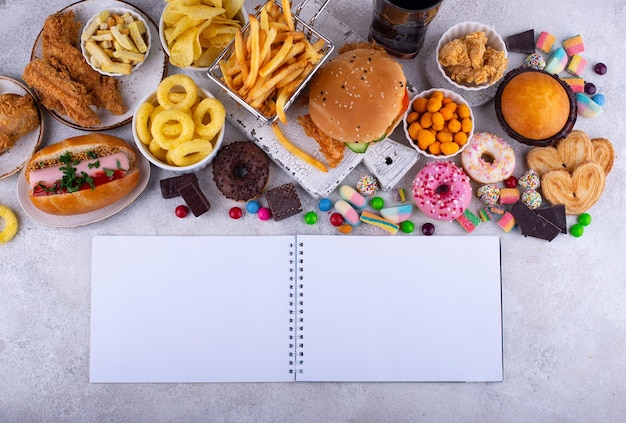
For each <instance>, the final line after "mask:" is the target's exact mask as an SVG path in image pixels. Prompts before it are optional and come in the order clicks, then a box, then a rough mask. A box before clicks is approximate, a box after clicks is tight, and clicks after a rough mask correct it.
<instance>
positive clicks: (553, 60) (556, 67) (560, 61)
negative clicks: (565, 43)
mask: <svg viewBox="0 0 626 423" xmlns="http://www.w3.org/2000/svg"><path fill="white" fill-rule="evenodd" d="M566 66H567V53H566V52H565V50H564V49H563V47H559V48H557V49H556V50H554V51H553V52H552V53H550V56H549V57H548V60H546V67H545V68H543V70H544V71H546V72H548V73H551V74H553V75H556V74H557V73H559V72H561V71H562V70H563V69H565V67H566Z"/></svg>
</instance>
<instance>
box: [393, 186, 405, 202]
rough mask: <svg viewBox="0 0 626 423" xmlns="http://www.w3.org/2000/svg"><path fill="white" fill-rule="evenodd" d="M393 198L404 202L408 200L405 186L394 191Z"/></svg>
mask: <svg viewBox="0 0 626 423" xmlns="http://www.w3.org/2000/svg"><path fill="white" fill-rule="evenodd" d="M393 200H394V201H396V202H398V203H404V202H405V201H406V193H405V192H404V188H398V189H396V190H394V192H393Z"/></svg>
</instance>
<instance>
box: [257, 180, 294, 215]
mask: <svg viewBox="0 0 626 423" xmlns="http://www.w3.org/2000/svg"><path fill="white" fill-rule="evenodd" d="M265 199H266V200H267V205H268V207H269V209H270V211H271V212H272V216H274V220H282V219H285V218H287V217H289V216H293V215H294V214H298V213H300V212H301V211H302V203H301V202H300V197H299V196H298V193H297V192H296V186H295V185H294V184H293V183H291V182H289V183H286V184H284V185H280V186H278V187H276V188H272V189H270V190H268V191H267V192H266V193H265Z"/></svg>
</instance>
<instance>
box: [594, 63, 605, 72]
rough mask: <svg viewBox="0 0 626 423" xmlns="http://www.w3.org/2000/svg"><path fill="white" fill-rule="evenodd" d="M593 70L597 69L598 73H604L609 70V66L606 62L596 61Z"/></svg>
mask: <svg viewBox="0 0 626 423" xmlns="http://www.w3.org/2000/svg"><path fill="white" fill-rule="evenodd" d="M593 70H594V71H596V73H597V74H598V75H604V74H605V73H606V71H607V67H606V65H605V64H604V63H596V65H595V66H594V68H593Z"/></svg>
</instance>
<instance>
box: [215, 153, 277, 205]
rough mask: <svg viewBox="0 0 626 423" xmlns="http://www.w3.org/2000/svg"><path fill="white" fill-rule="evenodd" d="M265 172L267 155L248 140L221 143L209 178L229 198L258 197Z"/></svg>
mask: <svg viewBox="0 0 626 423" xmlns="http://www.w3.org/2000/svg"><path fill="white" fill-rule="evenodd" d="M269 174H270V163H269V159H268V158H267V155H266V154H265V153H264V152H263V150H261V149H260V148H259V147H258V146H257V145H256V144H253V143H252V142H250V141H238V142H234V143H232V144H228V145H225V146H223V147H222V148H221V149H220V151H219V152H218V153H217V155H216V156H215V159H214V160H213V181H215V185H216V186H217V189H218V190H220V192H221V193H222V194H224V196H225V197H226V198H230V199H231V200H236V201H248V200H252V199H254V198H256V197H258V196H259V195H260V194H261V192H263V189H264V188H265V185H266V184H267V180H268V178H269Z"/></svg>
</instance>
